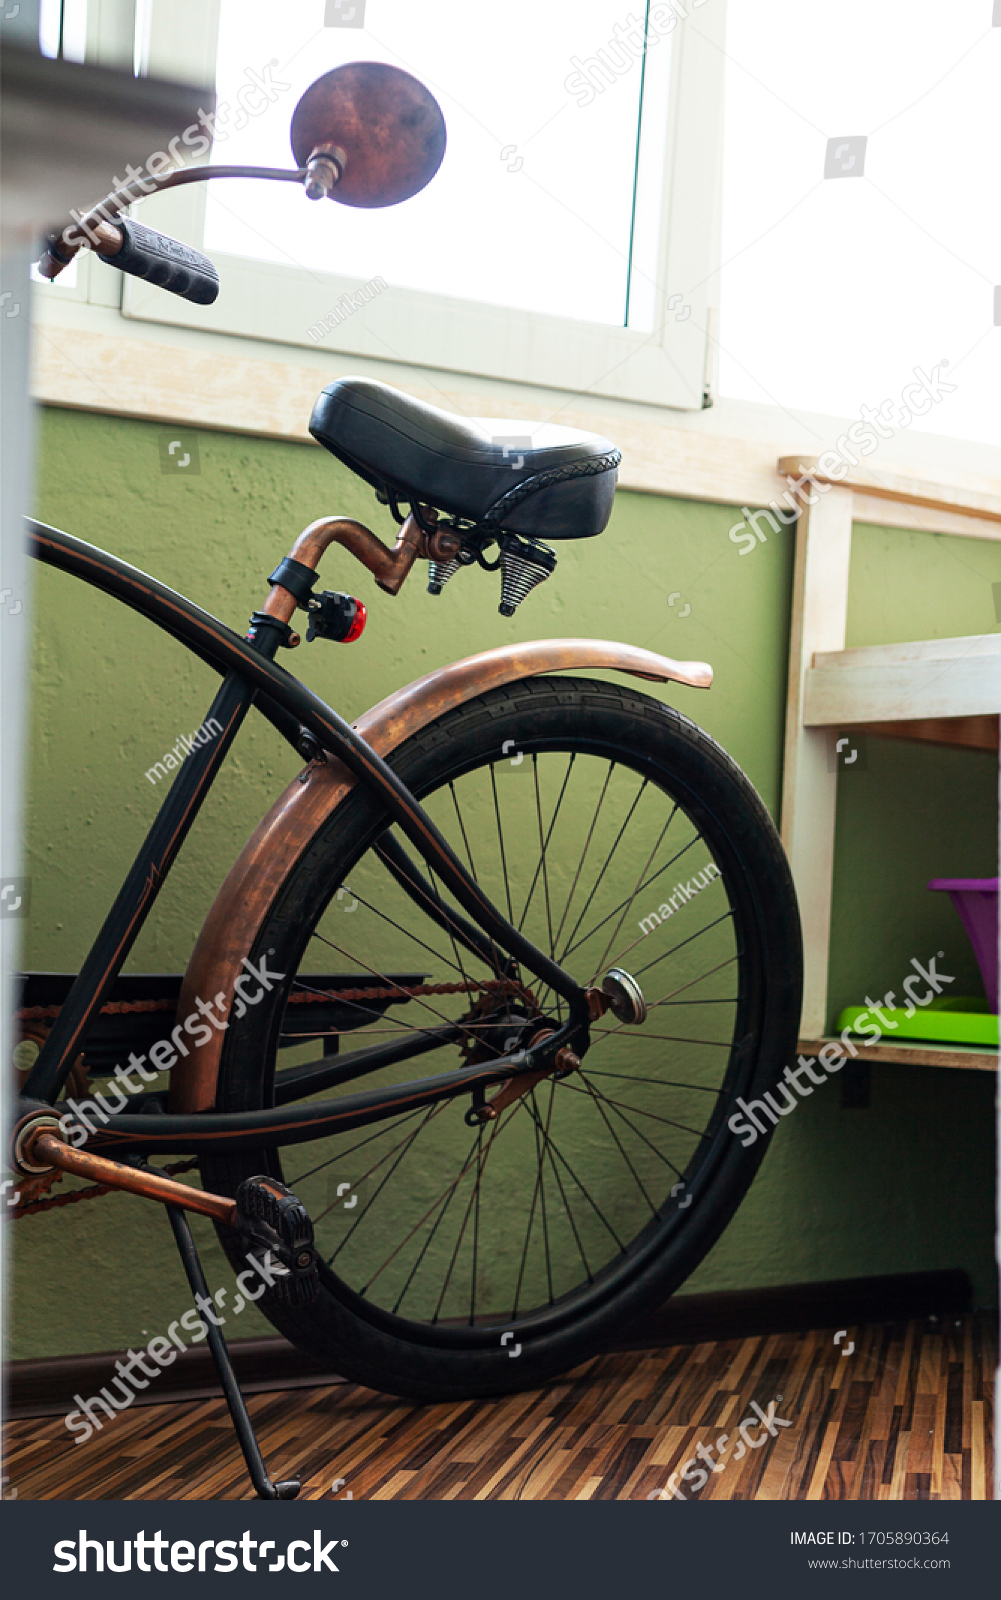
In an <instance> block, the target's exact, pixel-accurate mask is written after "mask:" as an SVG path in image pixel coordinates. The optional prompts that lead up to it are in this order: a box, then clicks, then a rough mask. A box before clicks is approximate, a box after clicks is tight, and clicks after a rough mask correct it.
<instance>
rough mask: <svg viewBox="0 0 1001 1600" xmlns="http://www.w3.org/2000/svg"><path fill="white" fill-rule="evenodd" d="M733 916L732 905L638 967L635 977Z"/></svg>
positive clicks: (658, 964)
mask: <svg viewBox="0 0 1001 1600" xmlns="http://www.w3.org/2000/svg"><path fill="white" fill-rule="evenodd" d="M732 916H733V908H732V906H731V907H730V909H729V910H727V911H724V912H723V915H722V916H720V917H717V918H716V919H715V921H714V922H707V923H706V925H705V927H704V928H699V929H698V930H697V932H695V933H693V934H690V935H689V937H688V938H687V939H682V940H681V942H680V944H676V945H672V947H671V949H670V950H665V951H664V954H663V955H662V956H656V957H655V958H654V959H653V961H648V962H647V964H646V966H645V967H637V969H636V971H635V972H634V973H633V977H634V978H638V977H639V975H640V973H641V972H649V971H650V969H651V967H659V966H660V963H661V962H662V961H666V960H667V958H668V956H673V955H677V953H678V951H679V950H684V948H685V946H686V945H687V944H694V942H695V940H696V939H701V938H702V935H703V934H704V933H710V932H711V931H712V929H713V928H718V927H719V925H720V923H721V922H726V920H727V918H728V917H732Z"/></svg>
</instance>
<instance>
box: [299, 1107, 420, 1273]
mask: <svg viewBox="0 0 1001 1600" xmlns="http://www.w3.org/2000/svg"><path fill="white" fill-rule="evenodd" d="M441 1109H442V1108H441V1105H436V1106H432V1107H431V1111H434V1112H438V1111H440V1110H441ZM418 1115H419V1113H418ZM430 1121H431V1115H430V1112H429V1113H427V1114H426V1115H425V1117H424V1122H423V1123H422V1124H421V1128H418V1129H417V1130H416V1132H415V1133H414V1135H413V1138H414V1139H415V1138H416V1137H417V1134H418V1133H420V1132H421V1130H422V1128H423V1127H424V1126H426V1124H427V1123H429V1122H430ZM380 1131H381V1130H380ZM377 1137H378V1136H377ZM409 1137H410V1136H409V1135H407V1136H405V1137H404V1138H402V1139H400V1140H399V1141H398V1142H397V1143H396V1144H394V1145H390V1147H389V1149H388V1150H387V1151H385V1152H384V1154H383V1155H381V1156H380V1157H379V1159H378V1161H376V1162H374V1163H373V1165H372V1166H370V1167H369V1168H368V1171H367V1172H363V1173H362V1175H361V1177H360V1178H356V1179H355V1180H354V1182H353V1184H352V1187H353V1188H356V1189H360V1188H361V1186H362V1184H363V1183H367V1182H368V1179H369V1178H371V1177H372V1175H373V1174H374V1173H376V1172H378V1170H379V1168H380V1167H381V1166H382V1165H383V1163H384V1162H386V1161H388V1160H389V1158H390V1156H392V1155H394V1154H395V1152H396V1151H397V1150H399V1149H400V1147H401V1146H402V1145H404V1144H407V1139H408V1138H409ZM410 1142H411V1143H412V1142H413V1139H411V1140H410ZM407 1147H408V1149H409V1145H408V1146H407ZM334 1160H337V1161H338V1162H342V1161H343V1160H344V1157H343V1156H337V1157H332V1158H331V1161H330V1162H328V1163H327V1165H328V1166H329V1165H331V1164H332V1162H333V1161H334ZM316 1170H317V1171H319V1170H321V1169H319V1168H317V1169H316ZM328 1192H329V1191H328ZM374 1198H375V1196H373V1199H374ZM338 1203H339V1202H338V1201H337V1200H331V1202H330V1204H329V1205H328V1206H327V1207H326V1208H325V1209H324V1210H323V1211H321V1212H319V1213H318V1215H317V1216H315V1217H314V1218H313V1219H312V1220H313V1226H314V1227H315V1226H316V1224H317V1223H318V1222H322V1221H323V1218H324V1217H326V1216H329V1214H330V1212H331V1211H334V1210H335V1209H336V1207H337V1205H338ZM362 1215H364V1213H362ZM360 1221H361V1217H358V1218H357V1219H356V1224H357V1222H360ZM327 1265H328V1266H329V1265H330V1263H329V1262H328V1263H327Z"/></svg>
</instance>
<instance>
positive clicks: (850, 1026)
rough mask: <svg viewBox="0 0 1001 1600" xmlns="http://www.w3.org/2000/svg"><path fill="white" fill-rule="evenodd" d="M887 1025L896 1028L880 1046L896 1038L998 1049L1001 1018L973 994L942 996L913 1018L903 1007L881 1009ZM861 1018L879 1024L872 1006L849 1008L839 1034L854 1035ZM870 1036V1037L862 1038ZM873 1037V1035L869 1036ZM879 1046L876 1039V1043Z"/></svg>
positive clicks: (840, 1022) (843, 1014)
mask: <svg viewBox="0 0 1001 1600" xmlns="http://www.w3.org/2000/svg"><path fill="white" fill-rule="evenodd" d="M880 1009H881V1010H882V1011H883V1015H884V1017H885V1018H886V1020H887V1022H895V1023H896V1024H897V1026H896V1027H895V1028H884V1029H883V1037H882V1039H881V1040H880V1041H879V1042H880V1044H883V1043H886V1044H892V1043H893V1041H894V1039H924V1040H926V1041H927V1042H928V1043H931V1044H974V1045H980V1046H986V1047H987V1048H988V1049H991V1048H993V1049H997V1045H998V1019H997V1017H996V1016H993V1015H992V1014H991V1012H989V1011H988V1010H987V1001H986V1000H978V999H976V998H975V997H974V996H971V995H958V994H957V995H950V996H948V997H945V996H942V997H940V998H939V999H937V1000H933V1001H932V1002H931V1004H930V1005H928V1006H922V1008H921V1009H920V1010H919V1011H915V1013H914V1015H913V1016H912V1017H909V1016H908V1015H907V1012H906V1011H905V1010H903V1009H902V1008H901V1009H900V1010H893V1009H890V1010H886V1009H884V1008H883V1007H880ZM860 1017H867V1018H868V1019H869V1020H870V1021H871V1022H878V1021H879V1018H878V1017H874V1016H873V1015H872V1013H871V1012H870V1011H869V1008H868V1006H846V1007H845V1009H844V1010H843V1011H842V1012H841V1014H840V1016H839V1017H838V1021H837V1028H836V1032H838V1033H843V1032H844V1030H845V1029H846V1028H847V1030H848V1032H849V1033H854V1032H855V1031H856V1030H855V1023H856V1022H857V1021H858V1020H859V1018H860ZM860 1037H867V1035H860ZM868 1037H870V1038H871V1035H868ZM872 1042H873V1043H874V1044H875V1042H876V1041H875V1040H873V1041H872Z"/></svg>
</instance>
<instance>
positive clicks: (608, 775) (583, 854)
mask: <svg viewBox="0 0 1001 1600" xmlns="http://www.w3.org/2000/svg"><path fill="white" fill-rule="evenodd" d="M614 771H615V762H614V761H612V762H610V763H609V767H608V771H607V773H606V774H605V782H604V784H603V785H602V789H601V794H600V795H599V796H598V804H597V806H596V808H595V812H594V816H593V817H592V818H591V826H590V828H589V829H588V832H587V838H586V839H585V840H584V849H583V850H582V851H581V857H580V860H579V862H578V863H577V871H576V872H575V873H574V880H573V883H572V884H571V885H570V893H569V894H568V895H567V903H566V905H565V906H564V907H563V915H562V917H561V918H560V925H559V927H558V928H557V930H556V943H557V944H559V942H560V934H561V933H562V932H563V925H564V923H565V922H566V920H567V917H568V915H569V913H570V903H571V901H572V900H573V897H574V893H575V892H576V889H577V884H578V883H579V881H580V875H581V873H582V872H583V870H584V862H585V861H586V860H587V852H588V851H589V850H590V848H591V840H592V839H593V838H594V830H595V828H596V827H597V826H598V818H599V817H600V816H601V808H602V806H603V805H604V804H605V796H606V794H607V793H608V785H609V784H610V783H611V781H612V773H613V772H614Z"/></svg>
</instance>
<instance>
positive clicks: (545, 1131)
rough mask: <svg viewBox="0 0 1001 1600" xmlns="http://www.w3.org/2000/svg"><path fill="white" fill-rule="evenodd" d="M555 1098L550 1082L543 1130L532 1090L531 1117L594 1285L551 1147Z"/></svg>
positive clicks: (581, 1256)
mask: <svg viewBox="0 0 1001 1600" xmlns="http://www.w3.org/2000/svg"><path fill="white" fill-rule="evenodd" d="M555 1097H556V1085H555V1083H554V1082H550V1085H549V1111H548V1113H547V1115H546V1126H545V1128H543V1127H542V1126H541V1123H540V1121H539V1110H538V1103H537V1101H536V1098H535V1090H534V1089H533V1090H532V1105H531V1108H529V1116H530V1117H531V1118H532V1121H533V1122H534V1123H535V1126H536V1129H537V1131H538V1132H539V1133H541V1134H542V1142H543V1144H544V1145H545V1149H546V1154H547V1155H548V1157H549V1165H550V1166H551V1167H552V1169H553V1177H554V1178H555V1179H556V1187H557V1189H558V1190H559V1194H560V1199H561V1200H562V1201H563V1209H564V1211H565V1212H566V1214H567V1221H568V1222H569V1224H570V1229H571V1232H572V1233H573V1236H574V1242H575V1244H576V1246H577V1251H578V1254H579V1255H580V1259H581V1261H582V1263H583V1266H584V1272H585V1274H586V1276H587V1281H588V1283H593V1282H594V1275H593V1273H592V1272H591V1267H590V1263H589V1262H588V1259H587V1256H586V1254H585V1252H584V1246H583V1244H582V1243H581V1237H580V1234H579V1233H578V1231H577V1224H576V1222H575V1221H574V1214H573V1211H572V1210H571V1207H570V1202H569V1200H568V1199H567V1197H566V1192H565V1190H564V1188H563V1182H562V1179H561V1178H560V1174H559V1169H558V1168H557V1166H556V1162H555V1161H554V1159H553V1153H552V1147H551V1144H550V1139H549V1123H550V1120H551V1118H552V1113H553V1102H554V1100H555ZM522 1104H524V1101H523V1102H522Z"/></svg>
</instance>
